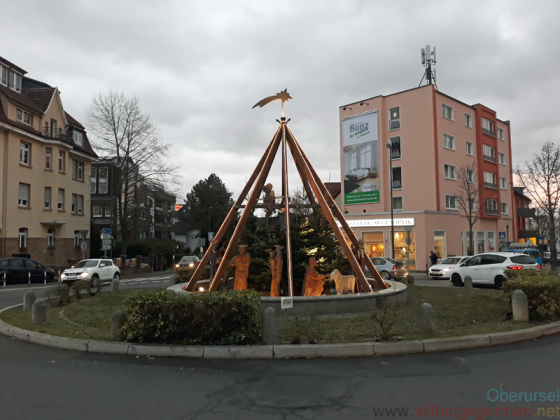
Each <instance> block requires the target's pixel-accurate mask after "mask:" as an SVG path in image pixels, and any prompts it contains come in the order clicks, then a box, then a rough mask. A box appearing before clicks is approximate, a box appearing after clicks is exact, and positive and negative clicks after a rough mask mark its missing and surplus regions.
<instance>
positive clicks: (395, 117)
mask: <svg viewBox="0 0 560 420" xmlns="http://www.w3.org/2000/svg"><path fill="white" fill-rule="evenodd" d="M400 128H401V110H400V107H398V106H396V107H394V108H389V131H393V130H399V129H400Z"/></svg>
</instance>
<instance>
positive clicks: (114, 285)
mask: <svg viewBox="0 0 560 420" xmlns="http://www.w3.org/2000/svg"><path fill="white" fill-rule="evenodd" d="M119 283H120V282H119V281H118V280H116V279H113V280H111V293H119Z"/></svg>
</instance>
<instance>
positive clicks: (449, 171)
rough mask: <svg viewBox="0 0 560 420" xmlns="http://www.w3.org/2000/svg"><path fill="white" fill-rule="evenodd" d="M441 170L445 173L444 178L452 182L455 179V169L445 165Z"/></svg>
mask: <svg viewBox="0 0 560 420" xmlns="http://www.w3.org/2000/svg"><path fill="white" fill-rule="evenodd" d="M443 170H444V172H445V178H447V179H454V180H456V179H457V171H456V169H455V166H453V165H448V164H445V165H443Z"/></svg>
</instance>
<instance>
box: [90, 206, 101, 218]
mask: <svg viewBox="0 0 560 420" xmlns="http://www.w3.org/2000/svg"><path fill="white" fill-rule="evenodd" d="M92 211H93V217H101V216H103V207H101V206H93V210H92Z"/></svg>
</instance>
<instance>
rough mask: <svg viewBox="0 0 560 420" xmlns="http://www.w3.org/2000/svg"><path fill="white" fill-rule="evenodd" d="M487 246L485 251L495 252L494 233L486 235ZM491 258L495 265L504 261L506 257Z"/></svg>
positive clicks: (494, 256) (495, 256)
mask: <svg viewBox="0 0 560 420" xmlns="http://www.w3.org/2000/svg"><path fill="white" fill-rule="evenodd" d="M486 239H487V242H486V243H487V245H486V249H487V250H488V251H489V252H492V251H494V252H495V251H496V232H488V233H486ZM492 257H493V258H494V259H495V260H496V263H501V262H504V261H505V260H506V257H501V256H499V255H492ZM482 264H484V258H483V259H482Z"/></svg>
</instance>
